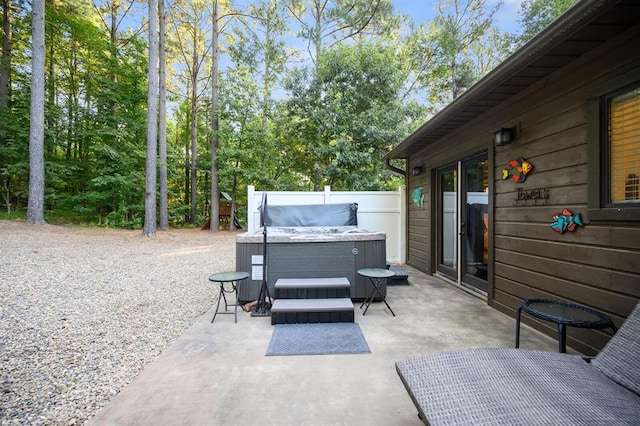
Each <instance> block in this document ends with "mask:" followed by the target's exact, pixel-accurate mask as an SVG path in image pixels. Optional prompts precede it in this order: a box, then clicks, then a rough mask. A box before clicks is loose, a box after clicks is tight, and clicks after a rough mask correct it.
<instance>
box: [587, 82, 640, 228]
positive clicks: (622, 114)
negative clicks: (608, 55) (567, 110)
mask: <svg viewBox="0 0 640 426" xmlns="http://www.w3.org/2000/svg"><path fill="white" fill-rule="evenodd" d="M596 90H597V92H596V93H594V96H593V97H592V98H591V101H590V102H589V121H588V122H589V124H588V133H589V219H590V220H607V221H616V220H622V221H636V220H640V81H637V73H635V74H634V75H633V77H631V76H630V75H626V76H621V77H620V78H617V79H615V80H614V81H610V82H609V83H607V84H605V85H603V86H602V87H599V88H597V89H596Z"/></svg>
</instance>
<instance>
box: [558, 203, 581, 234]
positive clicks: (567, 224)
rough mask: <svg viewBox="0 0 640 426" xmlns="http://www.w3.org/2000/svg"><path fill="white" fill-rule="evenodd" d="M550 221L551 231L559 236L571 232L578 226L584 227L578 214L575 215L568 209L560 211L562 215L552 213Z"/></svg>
mask: <svg viewBox="0 0 640 426" xmlns="http://www.w3.org/2000/svg"><path fill="white" fill-rule="evenodd" d="M552 219H553V223H552V224H551V229H553V230H554V231H556V232H559V233H561V234H564V233H565V232H567V231H569V232H573V231H575V230H576V228H577V227H578V226H584V224H583V223H582V218H581V217H580V213H578V214H575V213H573V212H572V211H571V210H568V209H562V213H554V214H553V216H552Z"/></svg>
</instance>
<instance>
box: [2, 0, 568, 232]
mask: <svg viewBox="0 0 640 426" xmlns="http://www.w3.org/2000/svg"><path fill="white" fill-rule="evenodd" d="M575 1H576V0H523V1H522V3H521V5H520V9H519V18H518V20H519V23H520V26H519V28H518V29H516V30H515V31H513V30H511V31H505V30H502V29H501V28H498V26H497V25H496V24H495V22H496V21H495V18H496V16H497V14H498V13H499V11H500V8H501V7H502V6H503V4H502V3H501V2H500V3H496V2H495V1H485V0H433V1H429V2H424V1H417V0H416V7H417V8H418V7H424V4H429V7H431V8H432V12H433V13H429V14H428V17H427V16H425V20H424V21H422V22H416V20H415V19H416V17H415V16H410V15H404V14H401V13H399V12H398V11H397V10H396V8H395V4H396V3H397V2H394V1H392V0H252V1H249V0H245V1H236V2H233V1H232V0H228V1H222V0H208V1H203V0H149V1H148V2H147V1H134V0H94V1H92V0H46V1H44V17H46V18H45V21H44V27H43V28H44V33H43V37H44V46H45V47H44V50H38V49H36V48H35V47H34V46H36V45H35V44H34V43H33V40H35V39H36V32H35V30H33V29H32V19H33V21H34V22H35V18H34V16H38V15H40V14H41V13H39V12H37V11H36V13H34V11H35V5H36V4H37V3H42V2H43V0H33V1H32V2H27V1H25V0H0V5H1V7H2V16H0V20H1V21H0V24H1V27H2V31H1V32H0V35H1V37H2V40H1V41H2V57H1V61H0V193H1V195H0V206H1V210H0V211H1V213H0V218H23V217H25V214H26V216H27V221H28V222H29V213H28V206H29V208H30V202H31V200H30V196H32V195H33V187H32V186H30V183H31V185H33V183H34V181H36V182H38V181H40V180H41V182H42V183H41V186H42V188H41V190H42V197H41V198H42V203H41V204H42V205H41V206H40V210H41V212H40V216H41V217H42V218H43V219H44V218H46V220H47V221H50V222H73V223H86V224H91V225H99V226H110V227H126V228H142V227H143V224H144V229H145V231H144V232H145V233H146V234H151V233H154V232H155V223H156V221H157V219H156V217H155V210H154V211H153V215H152V216H151V217H150V214H149V210H148V208H147V210H146V211H145V200H146V202H147V207H148V203H149V199H150V200H151V201H150V202H151V203H152V204H153V205H155V204H156V203H157V202H158V200H159V204H160V219H159V225H160V228H163V229H166V228H168V227H170V226H171V227H175V226H200V225H201V224H202V223H203V222H205V221H206V220H207V219H208V218H209V217H213V218H217V216H218V213H219V211H218V203H217V201H218V200H219V195H218V192H219V191H223V192H225V193H227V194H229V195H230V196H231V198H232V199H233V200H234V205H233V207H234V208H235V207H236V206H241V205H242V204H244V203H246V188H247V185H254V186H256V187H257V188H259V189H260V190H292V191H310V190H311V191H313V190H321V189H323V187H324V186H325V185H331V187H332V189H333V190H352V191H364V190H395V189H397V187H398V186H399V185H402V184H403V183H404V179H403V177H402V176H401V175H399V174H397V173H393V172H391V171H389V170H388V169H386V168H385V166H384V164H383V162H382V161H381V158H382V157H383V156H384V154H385V153H387V152H388V151H389V150H390V149H391V148H392V147H393V146H395V145H396V144H397V143H399V142H401V141H402V140H403V139H404V138H406V137H407V136H408V135H409V134H411V133H412V132H413V131H415V130H416V129H417V128H418V127H419V126H420V125H422V124H423V123H424V122H425V121H426V120H428V119H429V118H430V117H432V116H433V115H434V114H435V113H437V112H438V111H439V110H440V109H442V108H443V107H444V106H446V105H447V104H448V103H449V102H451V101H452V100H453V99H455V98H456V97H457V96H459V95H460V94H461V93H463V92H464V91H465V90H467V89H468V88H469V87H471V85H472V84H473V83H474V82H475V81H477V80H478V79H479V78H481V77H482V76H483V75H485V74H486V73H487V72H489V71H490V70H491V69H492V68H493V67H495V66H496V65H497V64H499V63H500V62H501V61H502V60H504V59H505V58H506V57H507V56H508V55H509V54H511V53H512V52H513V51H515V50H516V49H517V48H518V47H520V46H521V45H523V44H524V43H526V42H527V41H528V40H529V39H530V38H531V37H533V36H534V35H535V34H537V32H539V31H540V30H541V29H542V28H544V27H545V26H546V25H547V24H548V23H549V22H551V21H552V20H553V19H555V18H557V17H558V16H559V15H560V14H561V13H562V12H563V11H565V10H566V9H567V8H568V7H570V6H571V5H572V4H573V3H575ZM405 3H406V2H405ZM405 6H406V5H405ZM32 9H33V10H32ZM411 15H414V14H411ZM150 17H151V18H152V19H149V18H150ZM154 17H155V18H157V19H153V18H154ZM150 23H151V25H150ZM150 28H151V32H150V31H149V29H150ZM150 34H151V35H153V36H152V37H149V35H150ZM154 46H156V47H155V50H154ZM39 51H42V52H44V54H43V55H41V56H44V57H43V58H42V57H38V56H39V55H40V54H38V53H37V52H39ZM34 52H36V53H34ZM150 58H151V60H150ZM35 59H40V60H42V59H43V60H44V84H43V88H42V89H40V90H41V91H42V92H43V93H42V94H41V95H39V97H36V99H41V100H42V105H41V106H42V107H43V108H44V118H43V123H44V126H43V131H42V134H43V135H42V142H41V145H42V152H41V154H40V155H39V156H40V157H42V158H41V160H42V162H43V167H42V173H40V174H41V175H42V176H38V175H37V174H36V178H37V179H34V170H38V168H37V167H34V165H33V161H34V160H33V151H31V156H30V146H31V149H33V143H34V141H33V138H34V136H33V129H31V132H30V124H33V123H30V122H31V121H32V120H31V118H32V117H33V111H34V110H33V109H30V108H31V107H33V103H34V101H33V98H32V90H35V89H33V87H34V85H33V83H34V82H35V81H37V79H36V78H34V77H35V74H34V75H32V71H33V70H34V69H35V65H34V64H35V63H36V61H35ZM150 64H151V66H150ZM150 76H151V78H150ZM154 76H155V77H154ZM158 77H159V78H158ZM156 86H157V90H158V93H159V97H157V96H156V97H153V96H149V95H150V93H151V92H153V90H150V89H149V87H153V88H154V89H155V88H156ZM36 103H37V102H36ZM149 105H152V106H153V108H149V107H148V106H149ZM150 116H152V117H151V118H150ZM156 118H157V119H158V122H157V124H156V121H155V120H156ZM150 126H151V127H150ZM156 126H157V130H158V132H157V135H156V134H155V133H156ZM149 129H151V131H150V130H149ZM149 139H150V140H151V141H149ZM156 144H157V146H152V145H156ZM149 148H152V149H151V150H149ZM149 153H151V154H149ZM149 157H151V158H149ZM150 160H151V161H150ZM397 167H399V168H402V167H403V165H402V164H397ZM150 170H151V171H153V173H150ZM30 172H31V178H30ZM156 172H158V178H157V179H159V181H160V185H159V187H158V188H156V185H155V179H156ZM149 179H151V181H152V185H151V186H150V184H149ZM30 180H31V182H30ZM149 188H151V190H150V189H149ZM211 194H216V196H214V197H212V195H211ZM212 199H213V201H214V202H212ZM237 211H238V213H237V215H238V216H240V218H242V213H243V211H244V209H242V208H238V209H237ZM214 220H215V219H214ZM42 221H43V220H40V222H42ZM149 221H151V222H152V226H150V227H149V228H148V222H149ZM35 222H38V220H35ZM216 222H217V221H213V222H212V223H216ZM217 229H218V228H217V227H215V226H213V227H212V230H214V231H217ZM147 230H149V231H152V232H147Z"/></svg>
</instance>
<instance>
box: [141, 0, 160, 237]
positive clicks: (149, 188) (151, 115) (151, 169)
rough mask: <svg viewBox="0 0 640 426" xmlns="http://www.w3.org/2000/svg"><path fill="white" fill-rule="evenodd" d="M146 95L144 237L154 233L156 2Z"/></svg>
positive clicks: (155, 4)
mask: <svg viewBox="0 0 640 426" xmlns="http://www.w3.org/2000/svg"><path fill="white" fill-rule="evenodd" d="M148 80H149V81H148V86H147V87H148V95H147V164H146V166H147V169H146V180H145V197H144V229H143V231H142V233H143V234H144V235H146V236H150V235H155V233H156V178H157V176H156V175H157V172H156V163H157V162H156V155H157V151H158V145H157V144H158V0H149V77H148Z"/></svg>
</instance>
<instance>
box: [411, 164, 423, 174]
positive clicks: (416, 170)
mask: <svg viewBox="0 0 640 426" xmlns="http://www.w3.org/2000/svg"><path fill="white" fill-rule="evenodd" d="M411 174H412V175H413V176H420V175H421V174H422V166H415V167H412V168H411Z"/></svg>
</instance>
